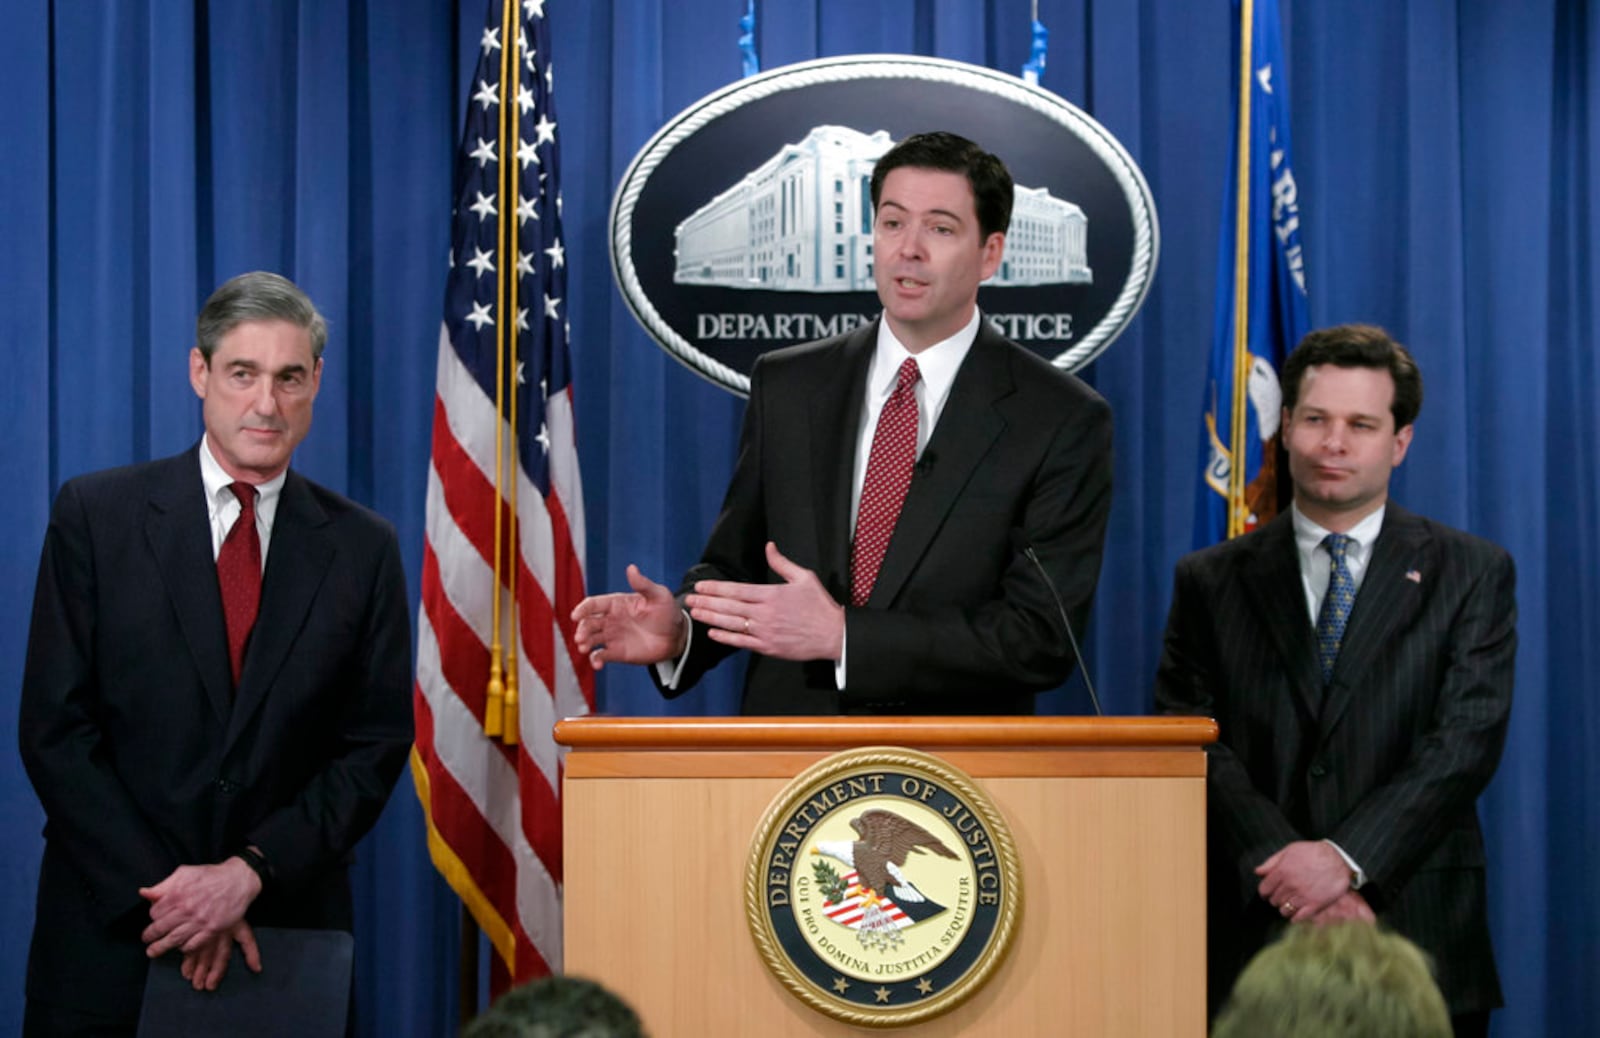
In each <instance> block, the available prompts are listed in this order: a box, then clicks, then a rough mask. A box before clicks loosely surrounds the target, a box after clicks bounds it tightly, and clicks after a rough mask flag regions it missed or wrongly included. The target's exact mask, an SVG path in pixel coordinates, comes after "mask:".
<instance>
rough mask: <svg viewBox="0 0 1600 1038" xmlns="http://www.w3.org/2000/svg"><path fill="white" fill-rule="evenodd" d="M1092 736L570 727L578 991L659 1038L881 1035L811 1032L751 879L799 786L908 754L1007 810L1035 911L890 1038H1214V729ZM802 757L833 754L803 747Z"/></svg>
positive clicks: (963, 724) (570, 871)
mask: <svg viewBox="0 0 1600 1038" xmlns="http://www.w3.org/2000/svg"><path fill="white" fill-rule="evenodd" d="M1083 720H1084V719H1078V718H1071V719H1067V718H1040V719H1032V720H1027V721H1023V722H1020V728H1019V727H1018V724H1019V722H1018V721H1017V719H1004V721H1003V722H1001V723H1003V724H1005V725H1007V726H1009V728H1010V729H1013V730H1012V731H1011V734H1010V736H1009V737H1008V738H1006V739H1000V740H991V739H990V738H989V736H991V735H993V732H992V731H980V730H979V729H981V727H982V725H981V722H974V720H973V719H960V727H959V728H952V727H951V726H950V724H949V721H948V720H945V719H940V720H937V721H934V720H932V719H929V720H928V721H927V724H928V725H930V726H931V727H926V728H919V727H918V725H917V724H916V723H915V722H905V721H897V722H896V723H895V724H894V725H893V726H884V727H885V728H886V729H887V730H878V729H877V728H875V727H873V726H871V725H867V726H865V727H864V726H863V725H861V724H860V723H859V722H854V723H850V724H849V725H848V727H844V726H836V725H835V724H834V723H832V719H829V721H828V722H826V723H824V724H823V725H822V727H821V728H818V729H816V730H813V731H810V732H808V733H803V735H802V733H796V732H794V731H788V732H786V733H784V734H783V735H782V736H781V737H780V736H774V735H773V734H772V732H771V731H770V730H768V729H766V728H763V727H762V726H761V724H760V723H759V722H756V723H754V724H751V723H750V722H744V721H737V720H730V721H728V722H719V723H716V724H713V725H710V726H708V725H707V723H706V722H705V721H704V720H701V719H696V720H693V721H688V722H684V723H683V726H682V727H678V726H675V725H674V723H673V722H662V721H659V720H652V721H642V722H640V723H642V724H645V725H647V726H649V728H650V731H651V733H652V734H651V736H650V737H649V738H639V732H638V730H636V729H633V728H630V727H629V726H628V722H626V721H624V720H621V719H585V720H582V721H564V722H562V723H561V725H558V728H557V738H558V740H559V741H562V742H564V743H567V744H568V745H570V746H572V747H573V749H572V751H571V753H570V755H569V757H568V759H567V765H566V777H565V794H564V813H565V822H564V824H565V867H564V879H565V888H566V889H565V896H566V909H565V922H566V925H565V959H566V966H565V969H566V972H568V973H572V974H576V975H581V976H588V977H593V978H594V979H596V980H599V981H601V982H603V983H605V984H606V985H607V986H609V987H611V988H613V989H614V990H616V991H618V992H620V993H621V994H623V995H624V996H625V997H626V998H627V999H628V1000H629V1001H630V1002H631V1003H632V1004H633V1005H634V1007H635V1008H636V1009H637V1010H638V1011H639V1013H640V1015H641V1017H642V1018H643V1019H644V1021H645V1024H646V1026H647V1028H648V1029H649V1030H650V1033H651V1034H652V1035H655V1036H656V1038H676V1036H680V1035H697V1036H698V1035H718V1036H720V1035H761V1036H768V1035H771V1036H790V1035H794V1036H800V1035H848V1034H860V1033H864V1032H867V1031H883V1030H884V1029H879V1028H858V1027H853V1026H850V1025H848V1024H844V1023H840V1022H838V1021H835V1020H833V1019H831V1018H829V1017H827V1016H824V1015H822V1014H820V1013H818V1012H816V1011H815V1010H813V1009H811V1008H809V1007H807V1006H806V1005H804V1004H803V1003H802V1002H800V1001H799V1000H798V999H796V998H795V997H794V996H793V995H792V994H790V993H789V992H788V991H787V990H786V989H785V988H783V986H782V985H781V984H780V983H779V982H778V981H777V979H776V978H774V977H773V976H772V975H771V974H770V973H769V972H768V971H767V969H766V967H765V965H764V964H763V963H762V961H761V959H760V956H759V954H758V953H757V951H756V948H755V944H754V941H753V940H752V938H751V936H750V931H749V926H748V924H747V923H746V920H745V908H744V876H745V865H746V862H747V860H748V855H749V851H750V847H751V843H752V841H753V839H754V836H755V833H756V831H757V829H758V828H759V826H760V824H761V820H762V818H763V817H764V815H765V812H766V810H767V808H768V806H769V805H770V804H771V803H772V801H773V799H774V798H775V797H776V796H777V795H778V793H779V792H780V791H781V790H782V789H783V787H784V786H785V785H786V784H787V782H788V781H789V779H790V778H791V777H792V776H793V775H795V774H797V773H798V772H799V771H801V770H803V769H804V768H805V767H807V766H809V765H810V764H812V763H815V762H816V761H818V760H821V759H822V758H823V757H826V756H829V755H830V754H832V753H835V752H837V751H838V750H840V749H843V748H847V747H848V746H851V745H898V746H909V747H913V748H918V749H924V750H926V751H927V752H930V753H933V754H935V755H937V756H939V757H941V758H943V759H945V760H947V761H949V762H950V763H951V764H953V765H954V766H955V767H957V768H960V769H962V770H963V771H965V772H966V773H967V774H968V775H970V776H972V778H973V779H974V780H975V781H976V782H977V783H978V784H979V785H980V786H981V787H982V788H983V789H984V791H985V792H986V793H988V795H989V797H990V798H991V799H992V800H993V801H994V803H995V806H996V807H997V808H998V809H999V811H1000V812H1001V814H1002V815H1003V816H1004V818H1005V820H1006V822H1007V824H1008V825H1009V826H1010V828H1011V833H1012V837H1013V839H1014V840H1015V842H1016V845H1017V853H1018V856H1019V858H1020V861H1021V869H1022V883H1023V907H1022V917H1021V925H1020V926H1019V928H1018V932H1017V938H1016V941H1015V942H1014V944H1013V945H1012V947H1011V950H1010V952H1009V953H1008V955H1007V956H1006V960H1005V962H1004V963H1003V964H1002V965H1001V966H1000V968H999V969H998V970H997V971H996V973H995V975H994V976H993V977H992V978H991V979H990V981H989V982H988V984H986V985H985V986H984V987H983V988H982V990H980V991H979V992H978V993H977V994H976V995H974V996H973V997H972V998H971V999H970V1000H969V1001H967V1002H966V1003H964V1004H963V1005H961V1006H959V1007H957V1008H955V1009H953V1010H951V1011H950V1012H949V1013H946V1014H944V1015H942V1016H939V1017H936V1018H934V1019H932V1020H929V1021H925V1022H922V1023H919V1024H914V1025H910V1026H906V1027H899V1028H893V1029H892V1030H893V1031H895V1032H899V1033H902V1034H906V1035H914V1036H917V1038H923V1036H935V1035H937V1036H944V1035H980V1036H981V1035H996V1036H1005V1038H1029V1036H1034V1035H1082V1036H1096V1038H1100V1036H1124V1035H1126V1036H1144V1035H1148V1036H1152V1038H1156V1036H1159V1038H1174V1036H1180V1038H1181V1036H1186V1035H1192V1036H1196V1038H1199V1036H1201V1035H1203V1034H1204V1033H1205V961H1204V949H1205V865H1204V862H1205V853H1204V849H1205V763H1204V753H1203V749H1202V747H1203V744H1204V743H1205V742H1208V741H1210V740H1211V739H1212V738H1214V737H1215V727H1214V725H1211V724H1210V722H1203V721H1186V722H1184V724H1185V725H1186V726H1187V727H1184V728H1182V729H1181V730H1180V729H1178V728H1174V727H1173V726H1171V725H1170V724H1165V725H1162V726H1160V727H1159V728H1158V727H1156V726H1152V727H1150V728H1148V729H1146V730H1143V731H1140V730H1139V729H1140V728H1141V725H1140V724H1138V722H1143V721H1161V722H1167V721H1170V720H1171V719H1108V721H1110V722H1111V725H1113V726H1120V727H1117V728H1115V730H1113V727H1106V728H1102V729H1096V728H1095V727H1094V725H1093V723H1092V722H1091V723H1089V724H1087V725H1079V726H1075V727H1071V728H1068V727H1062V726H1061V725H1060V724H1056V723H1054V722H1064V721H1072V722H1078V721H1083ZM1040 722H1045V723H1044V724H1043V725H1041V724H1040ZM807 723H808V724H809V723H812V722H811V720H810V719H808V721H807ZM1130 724H1131V727H1130ZM962 729H965V731H966V733H967V737H966V738H965V739H964V740H963V738H962ZM852 732H853V736H854V738H852V737H851V733H852ZM862 736H866V738H863V737H862ZM883 736H889V737H887V738H885V737H883ZM802 738H809V739H810V740H811V741H812V742H813V743H815V744H818V745H813V746H811V747H810V748H804V747H801V746H797V745H795V743H796V742H797V741H800V740H801V739H802Z"/></svg>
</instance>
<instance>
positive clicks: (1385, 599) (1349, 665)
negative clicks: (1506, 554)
mask: <svg viewBox="0 0 1600 1038" xmlns="http://www.w3.org/2000/svg"><path fill="white" fill-rule="evenodd" d="M1437 575H1438V574H1437V566H1436V565H1435V561H1434V551H1433V542H1432V540H1431V538H1429V537H1428V533H1427V530H1426V528H1425V527H1424V525H1423V524H1422V522H1421V521H1419V520H1418V519H1417V517H1416V516H1414V515H1412V514H1411V513H1410V512H1407V511H1405V510H1404V509H1402V508H1401V507H1400V506H1398V505H1396V504H1394V503H1393V502H1390V503H1389V505H1388V508H1387V510H1386V511H1385V512H1384V516H1383V529H1382V530H1380V531H1379V533H1378V540H1377V542H1376V543H1375V544H1374V545H1373V548H1372V559H1371V561H1369V562H1368V563H1367V572H1366V575H1365V576H1364V577H1363V578H1362V580H1361V590H1360V591H1359V592H1357V594H1356V600H1355V604H1354V605H1353V606H1352V607H1351V609H1350V620H1349V622H1348V623H1347V624H1346V626H1345V631H1344V641H1343V643H1342V644H1341V645H1340V647H1339V659H1338V660H1337V661H1336V662H1335V663H1334V665H1333V683H1332V684H1331V685H1330V686H1329V688H1328V699H1327V702H1326V703H1325V704H1324V705H1323V710H1322V728H1323V731H1324V732H1328V731H1331V730H1332V729H1333V727H1334V726H1335V725H1336V724H1337V723H1338V722H1339V719H1340V718H1341V717H1342V716H1343V715H1344V712H1345V710H1346V709H1347V708H1348V707H1349V705H1350V702H1351V700H1352V699H1353V698H1354V696H1355V693H1356V690H1357V688H1359V687H1360V686H1361V684H1362V681H1363V678H1364V676H1365V675H1366V673H1367V672H1368V671H1369V670H1370V669H1371V667H1372V664H1373V662H1374V660H1376V658H1377V656H1378V654H1379V653H1380V652H1382V651H1383V648H1384V646H1385V645H1387V644H1388V643H1389V641H1390V640H1391V639H1392V638H1393V636H1394V633H1395V631H1397V630H1400V629H1401V628H1402V627H1404V626H1405V625H1406V624H1408V623H1410V622H1411V619H1412V617H1414V616H1415V615H1416V612H1417V609H1418V608H1419V607H1420V606H1421V604H1422V594H1423V582H1424V581H1425V580H1431V579H1435V578H1436V577H1437Z"/></svg>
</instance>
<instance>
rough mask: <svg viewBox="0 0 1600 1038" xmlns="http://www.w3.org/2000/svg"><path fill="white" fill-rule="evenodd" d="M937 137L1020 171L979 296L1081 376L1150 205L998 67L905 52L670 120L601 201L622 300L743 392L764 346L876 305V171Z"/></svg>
mask: <svg viewBox="0 0 1600 1038" xmlns="http://www.w3.org/2000/svg"><path fill="white" fill-rule="evenodd" d="M934 129H938V130H949V131H951V132H953V133H958V134H961V135H962V136H965V137H968V138H970V139H972V140H974V141H977V142H978V143H979V144H981V145H982V146H983V147H984V148H985V149H986V150H988V151H991V152H993V153H994V154H996V155H998V156H1000V158H1001V159H1002V160H1003V161H1004V162H1005V164H1006V167H1007V168H1008V169H1009V170H1010V171H1011V175H1012V176H1013V177H1015V178H1016V201H1015V205H1014V207H1013V209H1012V214H1011V227H1010V229H1009V230H1008V231H1007V233H1006V243H1005V252H1004V255H1003V256H1002V258H1001V262H1000V267H999V269H997V270H996V271H995V273H994V276H993V277H991V278H989V279H988V280H987V281H985V282H984V283H983V286H982V287H981V288H980V289H979V291H978V306H979V307H980V308H982V310H983V314H984V317H985V318H986V319H987V320H988V321H989V322H990V323H991V324H993V325H994V326H995V327H996V328H998V329H999V330H1000V332H1001V334H1003V335H1005V336H1006V337H1007V338H1009V339H1011V340H1013V341H1015V342H1017V343H1020V344H1021V345H1023V346H1025V347H1027V348H1028V349H1030V350H1032V351H1034V352H1035V353H1037V354H1039V355H1040V356H1041V357H1044V358H1046V359H1047V360H1050V361H1051V362H1052V363H1054V364H1055V365H1056V366H1057V367H1059V368H1061V369H1063V370H1065V371H1077V370H1079V369H1080V368H1082V367H1083V366H1085V365H1086V364H1088V363H1089V362H1090V361H1092V360H1094V358H1095V357H1097V356H1099V355H1100V353H1101V351H1103V350H1104V349H1106V347H1107V346H1109V345H1110V344H1111V342H1112V341H1113V340H1115V339H1116V338H1117V336H1118V335H1119V334H1121V332H1122V331H1123V329H1124V328H1126V327H1127V326H1128V323H1129V322H1130V321H1132V320H1133V317H1134V315H1135V314H1136V313H1137V312H1138V310H1139V307H1140V305H1141V304H1142V303H1143V301H1144V298H1145V294H1146V293H1147V292H1148V291H1149V288H1150V284H1151V281H1152V279H1153V278H1154V276H1155V269H1156V261H1157V258H1158V256H1159V254H1160V240H1161V235H1160V228H1159V223H1158V221H1157V219H1156V208H1155V200H1154V197H1153V196H1152V195H1151V193H1150V187H1149V185H1148V184H1147V183H1146V182H1145V179H1144V174H1143V173H1141V172H1140V170H1139V166H1138V164H1137V163H1136V162H1135V161H1134V159H1133V156H1132V155H1131V154H1129V152H1128V150H1127V149H1126V148H1124V147H1123V146H1122V144H1121V143H1120V142H1119V141H1118V140H1117V139H1116V138H1115V137H1114V136H1112V134H1111V132H1110V131H1109V130H1107V129H1106V128H1105V127H1103V126H1101V125H1100V124H1099V123H1098V122H1096V121H1095V120H1094V119H1093V118H1091V117H1090V116H1089V114H1088V113H1087V112H1084V111H1083V110H1081V109H1079V108H1077V107H1076V106H1074V105H1072V104H1071V103H1069V102H1068V101H1067V100H1065V99H1064V98H1061V97H1058V96H1057V95H1055V94H1053V93H1051V92H1050V91H1048V90H1044V89H1042V88H1040V87H1037V86H1033V85H1030V84H1028V83H1025V82H1024V81H1023V80H1021V79H1019V78H1018V77H1016V76H1014V75H1011V74H1010V73H1006V72H997V71H995V70H993V69H987V68H981V67H978V66H975V65H969V64H965V63H963V62H958V61H946V60H943V59H940V58H929V57H924V56H921V55H909V54H855V55H846V56H843V57H835V58H820V59H818V60H816V61H806V62H801V63H799V64H795V65H786V66H784V67H782V68H776V69H771V70H769V71H767V72H763V73H761V74H759V75H755V76H751V77H749V78H748V79H743V80H740V81H739V82H737V83H733V84H730V85H729V86H726V87H723V88H722V89H720V90H717V91H715V92H713V93H711V94H709V95H707V96H706V97H704V98H701V99H700V100H699V101H696V102H695V103H694V104H692V105H690V106H689V107H688V108H686V109H685V110H684V111H682V112H680V113H678V114H677V115H676V116H673V117H672V118H671V119H669V120H668V121H667V123H666V124H665V125H664V126H662V127H661V129H660V130H659V131H657V132H656V134H655V135H654V136H653V137H651V139H650V140H649V141H648V142H646V144H645V145H644V147H643V148H642V149H641V150H640V152H639V154H638V155H637V156H635V157H634V159H633V161H632V163H630V164H629V166H628V169H627V171H626V172H625V173H624V174H623V177H622V181H621V183H619V184H618V186H617V190H616V194H615V195H614V196H613V198H612V203H611V216H610V228H611V267H612V272H613V273H614V275H615V276H616V281H617V287H618V289H619V290H620V291H621V293H622V298H623V300H624V302H626V303H627V304H628V308H629V309H630V310H632V311H633V314H634V316H635V317H637V318H638V320H639V323H640V325H641V326H642V327H643V328H644V329H645V330H646V331H647V332H649V334H650V336H651V337H652V338H654V339H655V340H656V342H657V343H659V344H660V345H661V347H662V348H663V349H665V350H666V351H667V352H668V353H670V354H671V355H672V357H673V358H674V359H676V360H678V361H679V362H680V363H682V364H684V365H685V366H686V367H688V368H689V369H690V370H692V371H694V372H695V373H696V374H699V375H701V376H702V377H704V378H706V379H709V380H710V381H712V382H714V383H716V384H717V385H720V386H722V387H723V388H725V389H728V390H730V391H732V392H734V393H737V394H739V395H740V396H744V395H746V394H747V393H748V392H749V390H750V371H751V369H752V368H753V367H754V365H755V362H756V360H757V358H759V357H760V356H761V355H762V354H764V353H766V352H767V351H768V350H773V349H778V348H780V347H784V346H792V345H794V344H796V343H801V342H808V341H812V340H815V339H824V338H827V337H829V336H833V335H839V334H842V333H844V332H848V331H850V330H851V329H854V328H857V327H860V326H861V325H864V324H867V323H869V322H871V321H873V320H875V319H876V318H877V316H878V314H879V312H880V311H881V310H882V304H881V302H880V301H879V299H878V296H877V293H876V291H875V288H874V285H875V281H874V276H873V271H874V264H875V262H876V259H875V257H874V256H873V248H874V240H873V209H872V199H871V180H872V169H873V166H874V165H876V163H877V161H878V159H879V158H880V157H881V156H882V155H883V154H884V153H885V152H886V151H888V150H889V149H890V148H891V147H893V146H894V144H895V143H896V142H897V141H903V140H904V139H905V138H906V137H908V136H910V135H911V134H913V133H918V132H921V131H924V130H934Z"/></svg>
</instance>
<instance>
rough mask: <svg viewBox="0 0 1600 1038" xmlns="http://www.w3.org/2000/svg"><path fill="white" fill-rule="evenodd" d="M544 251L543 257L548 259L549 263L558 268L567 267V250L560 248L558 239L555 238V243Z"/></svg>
mask: <svg viewBox="0 0 1600 1038" xmlns="http://www.w3.org/2000/svg"><path fill="white" fill-rule="evenodd" d="M544 251H545V255H547V256H549V257H550V262H551V263H553V264H555V265H556V266H558V267H564V266H566V265H567V250H566V249H563V248H562V247H561V239H560V238H557V239H556V243H555V244H554V245H552V246H550V247H549V248H548V249H545V250H544Z"/></svg>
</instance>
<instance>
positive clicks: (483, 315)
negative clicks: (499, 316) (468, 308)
mask: <svg viewBox="0 0 1600 1038" xmlns="http://www.w3.org/2000/svg"><path fill="white" fill-rule="evenodd" d="M467 321H468V322H469V323H471V325H472V327H474V328H476V329H477V330H478V331H480V332H481V331H483V326H484V325H486V324H493V323H494V316H493V315H492V314H490V313H489V304H488V303H473V304H472V312H471V313H470V314H468V315H467Z"/></svg>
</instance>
